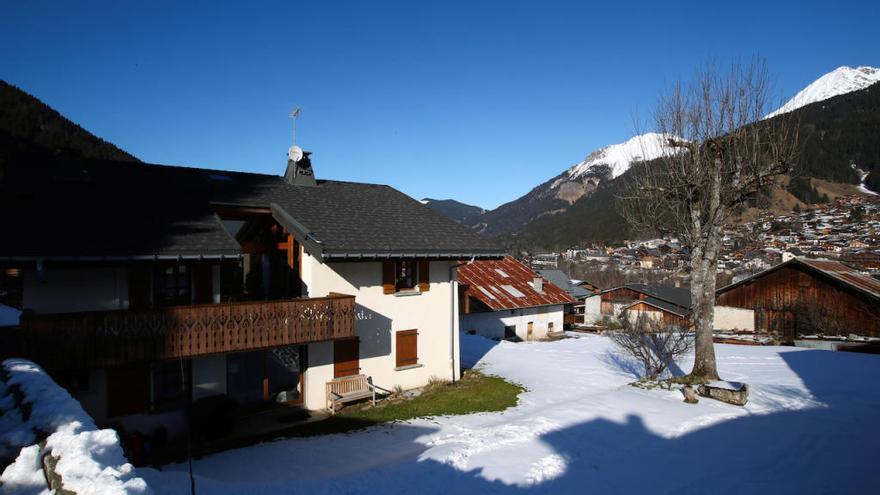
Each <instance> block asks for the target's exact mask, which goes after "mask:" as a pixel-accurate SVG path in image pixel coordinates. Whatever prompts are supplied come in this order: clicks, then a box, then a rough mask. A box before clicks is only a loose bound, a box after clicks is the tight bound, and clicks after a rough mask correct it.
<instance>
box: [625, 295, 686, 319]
mask: <svg viewBox="0 0 880 495" xmlns="http://www.w3.org/2000/svg"><path fill="white" fill-rule="evenodd" d="M639 303H645V304H649V305H651V306H654V307H655V308H658V309H661V310H663V311H666V312H668V313H672V314H674V315H676V316H682V317H686V316H688V315H690V314H691V311H690V310H689V309H686V308H683V307H681V306H679V305H677V304H673V303H671V302H668V301H664V300H662V299H657V298H656V297H651V296H648V297H647V298H646V299H642V300H639V301H634V302H633V303H632V304H630V305H629V306H627V308H631V307H633V306H636V305H638V304H639Z"/></svg>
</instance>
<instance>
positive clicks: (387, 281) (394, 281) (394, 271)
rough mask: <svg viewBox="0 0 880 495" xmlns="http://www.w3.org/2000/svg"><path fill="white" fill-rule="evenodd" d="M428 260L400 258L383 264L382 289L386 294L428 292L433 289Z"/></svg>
mask: <svg viewBox="0 0 880 495" xmlns="http://www.w3.org/2000/svg"><path fill="white" fill-rule="evenodd" d="M429 268H430V264H429V263H428V262H427V261H415V260H400V261H386V262H384V263H383V264H382V290H383V292H384V293H385V294H394V293H397V292H405V293H415V292H416V288H418V292H427V291H428V290H430V289H431V284H430V276H429V273H428V269H429Z"/></svg>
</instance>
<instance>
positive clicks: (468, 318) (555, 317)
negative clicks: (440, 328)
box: [461, 304, 564, 340]
mask: <svg viewBox="0 0 880 495" xmlns="http://www.w3.org/2000/svg"><path fill="white" fill-rule="evenodd" d="M563 319H564V306H563V305H562V304H556V305H552V306H538V307H531V308H517V309H503V310H499V311H484V312H477V313H470V314H466V315H462V316H461V328H462V330H464V331H466V332H476V333H477V334H479V335H482V336H484V337H488V338H491V339H503V338H505V336H506V335H505V329H508V328H509V329H511V330H513V331H514V332H515V333H516V336H517V337H519V338H520V339H521V340H541V339H546V338H547V334H548V333H549V332H561V331H562V329H563V323H564V322H563ZM530 328H531V332H530V331H529V330H530ZM508 336H509V334H508Z"/></svg>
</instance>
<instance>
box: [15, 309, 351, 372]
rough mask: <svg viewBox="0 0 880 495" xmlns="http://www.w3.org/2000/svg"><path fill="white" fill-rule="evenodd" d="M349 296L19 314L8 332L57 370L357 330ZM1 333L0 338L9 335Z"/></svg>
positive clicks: (21, 348) (26, 352)
mask: <svg viewBox="0 0 880 495" xmlns="http://www.w3.org/2000/svg"><path fill="white" fill-rule="evenodd" d="M355 335H356V334H355V303H354V296H343V295H333V296H330V297H320V298H303V299H289V300H280V301H254V302H239V303H221V304H206V305H198V306H174V307H167V308H153V309H147V310H119V311H93V312H84V313H63V314H51V315H29V316H23V318H22V321H21V325H20V327H19V328H18V329H17V330H14V331H12V332H11V334H9V335H7V336H6V339H9V342H7V344H10V345H11V346H12V347H13V348H14V349H16V351H15V352H17V353H18V354H19V355H20V356H24V357H27V358H30V359H33V360H35V361H36V362H38V363H39V364H41V365H43V366H45V367H49V368H54V369H77V368H91V367H103V366H114V365H121V364H129V363H140V362H149V361H155V360H160V359H173V358H181V357H183V358H191V357H196V356H206V355H210V354H218V353H225V352H236V351H248V350H256V349H265V348H270V347H277V346H284V345H297V344H307V343H310V342H320V341H326V340H334V339H341V338H348V337H354V336H355ZM6 339H4V340H6Z"/></svg>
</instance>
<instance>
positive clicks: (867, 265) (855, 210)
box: [523, 195, 880, 279]
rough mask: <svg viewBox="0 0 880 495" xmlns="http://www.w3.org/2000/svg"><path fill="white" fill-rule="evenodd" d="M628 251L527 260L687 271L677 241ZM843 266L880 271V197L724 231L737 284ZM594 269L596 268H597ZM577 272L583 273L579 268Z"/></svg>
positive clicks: (537, 264) (578, 251) (576, 251)
mask: <svg viewBox="0 0 880 495" xmlns="http://www.w3.org/2000/svg"><path fill="white" fill-rule="evenodd" d="M623 244H624V245H622V246H604V245H603V246H593V247H588V248H580V247H572V248H569V249H567V250H565V251H563V252H560V253H543V254H534V255H527V256H525V257H524V258H523V261H525V262H526V263H528V264H529V265H530V266H532V267H533V268H557V267H558V266H559V265H560V262H562V263H566V264H567V266H569V267H571V265H572V264H574V265H584V266H583V267H582V268H580V271H596V270H606V269H608V267H612V268H617V269H621V270H630V271H633V272H634V276H635V277H646V276H647V277H652V275H653V276H656V275H661V276H666V277H669V278H670V279H674V278H675V275H676V274H679V273H682V270H683V269H685V268H686V265H687V260H688V250H687V247H686V246H683V245H682V243H681V242H680V241H679V240H678V239H677V238H675V237H670V236H667V237H663V238H656V239H647V240H642V241H626V242H624V243H623ZM796 256H806V257H810V258H825V259H832V260H840V261H844V262H847V263H852V264H856V265H859V266H860V267H861V268H862V269H864V270H866V271H868V272H871V273H877V272H878V271H880V196H876V195H861V196H841V197H838V198H836V199H835V200H834V201H832V202H830V203H828V204H818V205H815V206H813V207H810V208H805V209H803V210H800V209H799V210H798V211H793V212H791V213H788V214H784V215H778V214H774V213H770V212H764V213H763V214H761V216H760V217H759V218H757V219H756V220H753V221H749V222H744V223H741V224H738V225H733V226H731V227H729V228H728V229H726V230H725V231H724V237H723V244H722V251H721V254H720V255H719V258H718V269H719V273H720V275H722V276H729V277H732V279H736V278H737V277H741V276H743V275H750V274H753V273H756V272H759V271H761V270H764V269H767V268H770V267H771V266H774V265H776V264H779V263H781V262H783V261H788V260H789V259H791V258H792V257H796ZM591 265H592V266H591ZM575 270H577V268H575Z"/></svg>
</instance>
